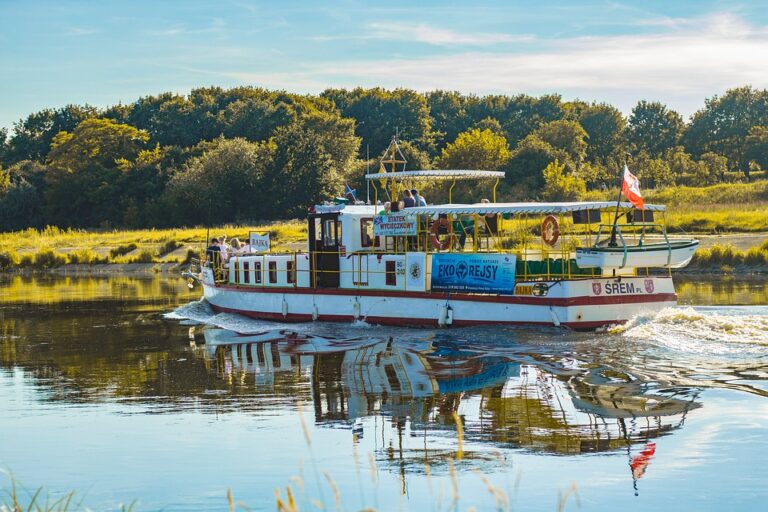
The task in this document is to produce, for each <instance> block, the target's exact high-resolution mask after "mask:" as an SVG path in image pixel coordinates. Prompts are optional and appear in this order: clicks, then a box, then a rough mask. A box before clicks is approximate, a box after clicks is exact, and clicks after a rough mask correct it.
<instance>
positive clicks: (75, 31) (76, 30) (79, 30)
mask: <svg viewBox="0 0 768 512" xmlns="http://www.w3.org/2000/svg"><path fill="white" fill-rule="evenodd" d="M98 32H99V30H98V29H95V28H90V27H67V28H66V30H64V35H65V36H73V37H77V36H89V35H91V34H96V33H98Z"/></svg>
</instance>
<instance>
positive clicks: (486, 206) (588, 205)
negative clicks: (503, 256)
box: [403, 201, 666, 215]
mask: <svg viewBox="0 0 768 512" xmlns="http://www.w3.org/2000/svg"><path fill="white" fill-rule="evenodd" d="M619 206H620V207H621V208H632V203H619ZM615 207H616V203H615V202H614V201H582V202H573V203H476V204H436V205H433V206H420V207H418V208H406V209H404V210H403V211H404V212H405V213H406V214H407V215H434V214H477V215H485V214H488V213H500V214H503V213H533V214H545V215H546V214H551V213H569V212H578V211H583V210H600V209H603V208H615ZM645 209H646V210H650V211H654V212H663V211H664V210H666V206H664V205H663V204H646V205H645Z"/></svg>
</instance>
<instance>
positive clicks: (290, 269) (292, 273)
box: [285, 261, 296, 284]
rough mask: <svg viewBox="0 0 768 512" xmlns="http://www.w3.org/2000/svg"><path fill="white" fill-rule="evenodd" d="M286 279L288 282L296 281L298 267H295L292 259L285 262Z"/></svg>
mask: <svg viewBox="0 0 768 512" xmlns="http://www.w3.org/2000/svg"><path fill="white" fill-rule="evenodd" d="M285 279H286V281H287V282H288V284H293V283H295V282H296V269H295V268H294V266H293V262H292V261H287V262H286V263H285Z"/></svg>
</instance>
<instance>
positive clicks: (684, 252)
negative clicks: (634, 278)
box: [576, 210, 699, 269]
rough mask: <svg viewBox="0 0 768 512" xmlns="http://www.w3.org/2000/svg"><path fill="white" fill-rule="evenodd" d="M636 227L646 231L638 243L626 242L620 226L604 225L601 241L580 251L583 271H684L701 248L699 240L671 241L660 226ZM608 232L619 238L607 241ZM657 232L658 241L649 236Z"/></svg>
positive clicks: (612, 237) (579, 262) (639, 224)
mask: <svg viewBox="0 0 768 512" xmlns="http://www.w3.org/2000/svg"><path fill="white" fill-rule="evenodd" d="M649 211H650V210H649ZM633 227H641V228H642V230H643V232H642V233H641V234H640V236H639V238H638V239H637V240H636V241H634V242H632V241H627V240H625V237H624V235H623V233H622V232H621V229H620V228H619V227H618V226H616V227H615V228H614V227H613V226H609V225H601V226H600V230H599V232H598V236H597V238H598V240H600V241H598V242H597V243H596V244H595V245H594V246H592V247H587V248H578V249H576V263H577V264H578V265H579V267H581V268H611V269H622V268H625V267H629V268H637V267H655V268H682V267H685V266H686V265H688V263H690V261H691V259H692V258H693V254H694V253H695V252H696V249H697V248H698V246H699V241H698V240H695V239H685V240H670V239H669V236H668V235H667V233H666V230H664V229H663V226H662V225H660V224H653V223H645V222H642V223H637V224H635V223H633ZM606 228H610V232H611V233H615V234H612V235H611V236H610V237H609V238H604V239H603V238H602V237H601V234H602V233H603V232H604V231H609V230H608V229H606ZM654 228H656V229H658V230H659V231H660V235H659V236H657V238H656V240H655V241H654V238H653V236H652V235H651V236H648V235H649V233H648V232H649V230H653V229H654ZM648 240H651V241H650V242H649V241H648Z"/></svg>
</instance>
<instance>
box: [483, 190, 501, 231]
mask: <svg viewBox="0 0 768 512" xmlns="http://www.w3.org/2000/svg"><path fill="white" fill-rule="evenodd" d="M480 203H481V204H490V203H491V202H490V201H489V200H488V199H485V198H483V199H481V200H480ZM485 226H486V230H487V232H488V234H489V235H490V236H493V237H495V236H498V235H499V216H498V215H497V214H495V213H486V214H485Z"/></svg>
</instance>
